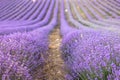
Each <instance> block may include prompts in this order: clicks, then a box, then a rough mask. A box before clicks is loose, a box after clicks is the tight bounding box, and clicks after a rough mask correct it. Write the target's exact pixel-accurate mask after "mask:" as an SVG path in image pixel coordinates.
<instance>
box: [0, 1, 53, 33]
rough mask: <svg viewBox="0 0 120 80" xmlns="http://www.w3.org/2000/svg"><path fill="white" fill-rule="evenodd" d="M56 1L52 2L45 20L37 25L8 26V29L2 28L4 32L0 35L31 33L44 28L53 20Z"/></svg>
mask: <svg viewBox="0 0 120 80" xmlns="http://www.w3.org/2000/svg"><path fill="white" fill-rule="evenodd" d="M54 2H55V1H54V0H52V2H51V5H50V7H49V11H48V12H47V14H46V16H45V18H44V19H43V20H42V21H40V22H38V23H36V24H33V25H23V26H15V27H12V26H6V28H2V30H1V31H0V34H9V33H14V32H27V31H30V30H34V29H37V28H39V27H42V26H44V25H46V24H48V23H49V20H50V18H51V14H52V9H53V7H54V5H53V4H54Z"/></svg>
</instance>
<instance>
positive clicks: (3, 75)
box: [0, 1, 58, 80]
mask: <svg viewBox="0 0 120 80" xmlns="http://www.w3.org/2000/svg"><path fill="white" fill-rule="evenodd" d="M52 2H54V1H52ZM50 5H52V6H54V8H53V10H51V12H52V13H53V15H52V19H51V20H50V22H49V24H48V25H46V26H43V27H41V28H38V29H35V30H33V31H29V32H23V33H20V32H17V33H14V34H9V35H3V36H0V79H2V80H38V79H42V77H44V76H45V75H44V74H43V68H44V65H45V60H46V58H47V56H48V45H49V40H48V38H49V34H50V32H51V31H52V30H53V28H54V27H55V26H56V25H57V14H58V1H55V2H54V4H50Z"/></svg>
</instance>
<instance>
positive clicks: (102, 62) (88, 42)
mask: <svg viewBox="0 0 120 80" xmlns="http://www.w3.org/2000/svg"><path fill="white" fill-rule="evenodd" d="M119 40H120V37H119V35H117V34H113V33H108V32H100V31H98V32H97V31H74V32H71V33H69V34H68V35H67V36H66V37H65V38H64V39H63V41H62V46H61V50H62V55H63V59H64V61H65V63H66V65H67V68H68V72H69V75H68V76H70V75H71V76H72V78H73V79H74V80H78V79H80V80H107V79H108V80H119V79H120V75H119V70H120V68H119V67H120V64H119V63H120V60H119V58H120V54H119V53H120V48H119V46H120V44H119ZM67 78H68V80H73V79H70V78H69V77H67Z"/></svg>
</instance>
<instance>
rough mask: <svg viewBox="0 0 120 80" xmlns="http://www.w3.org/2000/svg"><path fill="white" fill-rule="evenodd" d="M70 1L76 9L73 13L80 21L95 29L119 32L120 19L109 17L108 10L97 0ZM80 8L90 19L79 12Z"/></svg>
mask: <svg viewBox="0 0 120 80" xmlns="http://www.w3.org/2000/svg"><path fill="white" fill-rule="evenodd" d="M68 2H70V3H72V4H71V7H72V9H73V11H74V14H73V15H75V16H76V17H77V18H78V19H77V21H78V22H80V23H82V24H84V25H86V26H88V27H93V28H94V29H103V30H104V29H105V30H110V31H117V32H119V31H118V30H119V26H120V24H119V19H116V18H112V17H109V16H110V15H108V14H107V13H106V12H104V11H103V10H102V9H101V8H100V7H99V6H98V4H97V1H89V0H88V1H86V2H85V1H84V0H74V1H72V0H69V1H68ZM76 4H78V6H77V7H76ZM79 4H81V5H79ZM79 9H81V10H82V11H83V13H84V14H85V16H86V17H87V18H88V19H89V20H86V19H84V18H83V17H82V14H79ZM113 9H114V8H113ZM88 10H89V12H88ZM95 11H96V12H95ZM98 12H99V13H98ZM90 13H92V14H94V15H91V14H90ZM103 15H104V16H103ZM106 16H108V17H109V18H106ZM118 16H119V15H118ZM96 18H98V19H99V20H97V19H96ZM75 20H76V19H75ZM110 20H111V21H110Z"/></svg>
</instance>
